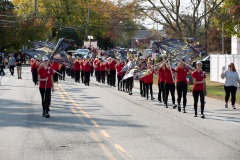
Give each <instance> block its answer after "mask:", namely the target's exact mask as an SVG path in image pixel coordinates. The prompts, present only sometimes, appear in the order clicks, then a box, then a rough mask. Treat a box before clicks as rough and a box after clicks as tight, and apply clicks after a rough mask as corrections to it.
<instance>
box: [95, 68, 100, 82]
mask: <svg viewBox="0 0 240 160" xmlns="http://www.w3.org/2000/svg"><path fill="white" fill-rule="evenodd" d="M95 72H96V80H97V81H98V82H101V71H96V70H95Z"/></svg>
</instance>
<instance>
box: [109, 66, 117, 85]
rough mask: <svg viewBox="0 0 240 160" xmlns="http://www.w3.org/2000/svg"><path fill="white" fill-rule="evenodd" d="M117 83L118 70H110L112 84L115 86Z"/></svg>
mask: <svg viewBox="0 0 240 160" xmlns="http://www.w3.org/2000/svg"><path fill="white" fill-rule="evenodd" d="M115 84H116V70H110V86H115Z"/></svg>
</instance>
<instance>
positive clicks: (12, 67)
mask: <svg viewBox="0 0 240 160" xmlns="http://www.w3.org/2000/svg"><path fill="white" fill-rule="evenodd" d="M14 67H15V66H9V71H10V73H11V75H14Z"/></svg>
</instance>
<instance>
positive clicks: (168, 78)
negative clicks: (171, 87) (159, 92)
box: [165, 68, 174, 84]
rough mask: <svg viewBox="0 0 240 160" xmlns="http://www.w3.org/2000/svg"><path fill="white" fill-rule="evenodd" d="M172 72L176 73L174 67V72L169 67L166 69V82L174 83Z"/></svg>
mask: <svg viewBox="0 0 240 160" xmlns="http://www.w3.org/2000/svg"><path fill="white" fill-rule="evenodd" d="M172 74H174V69H172V72H171V71H170V69H168V68H166V69H165V82H166V83H168V84H174V82H173V75H172Z"/></svg>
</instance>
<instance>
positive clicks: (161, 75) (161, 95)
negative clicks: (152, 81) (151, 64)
mask: <svg viewBox="0 0 240 160" xmlns="http://www.w3.org/2000/svg"><path fill="white" fill-rule="evenodd" d="M165 69H166V65H161V64H160V65H159V66H158V101H159V102H160V103H162V101H163V102H164V104H165V81H166V78H165Z"/></svg>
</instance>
